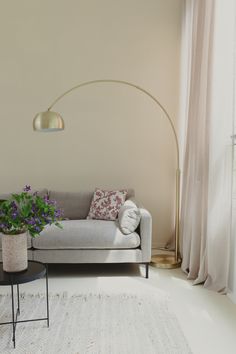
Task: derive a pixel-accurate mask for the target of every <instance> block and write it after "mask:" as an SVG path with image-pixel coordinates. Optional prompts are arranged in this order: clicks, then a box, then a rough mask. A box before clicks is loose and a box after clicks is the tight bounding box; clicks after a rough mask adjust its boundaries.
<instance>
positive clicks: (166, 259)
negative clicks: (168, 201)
mask: <svg viewBox="0 0 236 354" xmlns="http://www.w3.org/2000/svg"><path fill="white" fill-rule="evenodd" d="M103 83H110V84H121V85H126V86H130V87H132V88H134V89H136V90H138V91H141V92H142V93H144V94H145V95H147V96H148V97H149V98H151V99H152V101H154V102H155V103H156V104H157V106H158V107H159V108H160V109H161V110H162V112H164V114H165V117H166V118H167V120H168V122H169V124H170V128H171V130H172V132H173V137H174V141H175V146H176V160H177V167H176V177H175V180H176V186H175V189H176V196H175V250H174V251H173V252H172V254H169V252H168V254H158V255H155V256H153V257H152V264H153V265H154V266H156V267H159V268H177V267H179V266H180V264H181V258H180V254H179V212H180V164H179V160H180V159H179V142H178V137H177V133H176V130H175V127H174V124H173V121H172V119H171V118H170V116H169V114H168V113H167V111H166V109H165V108H164V107H163V105H162V104H161V103H160V102H159V100H158V99H157V98H156V97H154V96H153V95H152V94H151V93H150V92H148V91H147V90H145V89H143V88H142V87H140V86H137V85H135V84H133V83H131V82H128V81H122V80H111V79H107V80H92V81H86V82H82V83H80V84H78V85H76V86H74V87H72V88H71V89H69V90H67V91H66V92H64V93H63V94H62V95H60V96H59V97H57V98H56V99H55V101H53V103H52V104H51V105H50V107H49V108H48V110H47V111H46V112H41V113H38V114H37V115H36V116H35V118H34V121H33V128H34V130H36V131H41V132H47V131H61V130H64V127H65V125H64V120H63V118H62V117H61V115H60V114H59V113H57V112H54V111H52V108H53V107H54V105H55V104H56V103H57V102H58V101H59V100H61V99H62V98H63V97H64V96H66V95H68V94H69V93H70V92H72V91H74V90H77V89H78V88H81V87H84V86H88V85H95V84H103Z"/></svg>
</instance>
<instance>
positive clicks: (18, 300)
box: [17, 284, 20, 315]
mask: <svg viewBox="0 0 236 354" xmlns="http://www.w3.org/2000/svg"><path fill="white" fill-rule="evenodd" d="M17 314H18V315H20V292H19V284H17Z"/></svg>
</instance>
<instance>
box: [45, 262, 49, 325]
mask: <svg viewBox="0 0 236 354" xmlns="http://www.w3.org/2000/svg"><path fill="white" fill-rule="evenodd" d="M46 298H47V324H48V327H49V304H48V265H47V264H46Z"/></svg>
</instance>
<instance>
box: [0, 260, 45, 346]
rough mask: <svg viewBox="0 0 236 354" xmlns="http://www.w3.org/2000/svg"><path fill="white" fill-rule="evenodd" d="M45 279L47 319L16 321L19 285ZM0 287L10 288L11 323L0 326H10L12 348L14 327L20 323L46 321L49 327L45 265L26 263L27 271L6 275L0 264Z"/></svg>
mask: <svg viewBox="0 0 236 354" xmlns="http://www.w3.org/2000/svg"><path fill="white" fill-rule="evenodd" d="M44 276H46V277H45V279H46V308H47V317H45V318H34V319H31V320H22V321H19V320H18V315H20V293H19V284H23V283H29V282H31V281H33V280H36V279H40V278H43V277H44ZM0 285H9V286H11V305H12V321H10V322H2V323H0V325H6V324H12V329H13V336H12V341H13V344H14V348H15V347H16V325H17V323H22V322H32V321H47V326H48V327H49V306H48V267H47V265H46V264H43V263H41V262H36V261H29V262H28V269H26V270H24V271H23V272H18V273H7V272H4V271H3V267H2V263H0ZM14 285H16V287H17V310H16V313H15V305H14V303H15V301H14V300H15V298H14Z"/></svg>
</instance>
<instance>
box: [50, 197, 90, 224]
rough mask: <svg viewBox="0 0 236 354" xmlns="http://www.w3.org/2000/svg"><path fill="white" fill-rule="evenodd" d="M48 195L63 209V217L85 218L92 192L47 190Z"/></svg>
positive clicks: (72, 218)
mask: <svg viewBox="0 0 236 354" xmlns="http://www.w3.org/2000/svg"><path fill="white" fill-rule="evenodd" d="M49 197H50V199H52V200H55V201H56V202H57V205H58V206H59V207H60V208H61V209H63V210H64V217H65V218H68V219H71V220H79V219H86V217H87V215H88V212H89V208H90V204H91V201H92V197H93V192H57V191H49Z"/></svg>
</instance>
